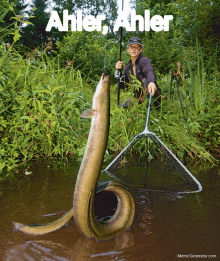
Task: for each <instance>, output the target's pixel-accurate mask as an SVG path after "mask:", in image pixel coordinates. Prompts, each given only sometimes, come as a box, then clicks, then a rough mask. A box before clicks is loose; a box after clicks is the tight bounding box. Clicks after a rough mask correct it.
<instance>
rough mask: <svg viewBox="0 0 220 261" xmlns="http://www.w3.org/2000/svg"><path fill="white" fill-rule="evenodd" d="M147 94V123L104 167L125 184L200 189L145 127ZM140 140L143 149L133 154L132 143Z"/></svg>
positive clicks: (177, 190) (171, 189)
mask: <svg viewBox="0 0 220 261" xmlns="http://www.w3.org/2000/svg"><path fill="white" fill-rule="evenodd" d="M151 101H152V94H150V98H149V103H148V111H147V119H146V126H145V129H144V131H143V132H141V133H139V134H138V135H136V136H135V137H134V139H133V140H132V141H131V142H130V143H129V144H128V145H127V146H126V147H125V148H124V149H123V150H122V151H121V153H120V154H119V155H118V156H117V157H116V158H115V159H114V160H113V161H112V162H111V163H110V164H109V165H108V166H107V167H106V168H105V169H104V171H105V172H106V173H107V174H108V175H110V176H111V177H113V178H114V179H116V180H118V181H119V182H121V183H123V184H124V185H126V186H141V187H145V188H146V189H148V190H156V191H168V192H175V193H196V192H200V191H202V185H201V184H200V182H199V181H198V180H197V179H196V178H195V177H194V176H193V174H192V173H191V172H190V171H189V170H188V169H187V168H186V167H185V166H184V165H183V164H182V162H181V161H180V160H179V159H178V158H177V157H176V156H175V155H174V154H173V152H172V151H171V150H170V149H169V148H168V147H167V146H166V145H165V144H164V143H163V142H162V141H161V140H160V139H159V137H158V136H157V135H156V134H155V133H153V132H150V131H149V130H148V122H149V115H150V106H151ZM140 143H142V144H141V145H142V146H143V143H144V150H143V153H141V155H137V154H136V155H135V154H134V153H133V151H136V150H135V149H134V148H135V146H139V145H140Z"/></svg>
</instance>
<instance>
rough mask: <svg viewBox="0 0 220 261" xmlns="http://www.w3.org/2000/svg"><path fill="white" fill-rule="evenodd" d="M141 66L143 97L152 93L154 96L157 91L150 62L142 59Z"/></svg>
mask: <svg viewBox="0 0 220 261" xmlns="http://www.w3.org/2000/svg"><path fill="white" fill-rule="evenodd" d="M141 66H142V76H143V85H144V96H146V95H147V94H150V93H152V95H153V96H154V94H155V92H156V90H157V86H156V77H155V74H154V69H153V66H152V64H151V62H150V60H149V59H148V58H146V57H144V59H143V60H142V61H141Z"/></svg>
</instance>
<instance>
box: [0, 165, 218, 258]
mask: <svg viewBox="0 0 220 261" xmlns="http://www.w3.org/2000/svg"><path fill="white" fill-rule="evenodd" d="M78 169H79V163H77V162H72V163H69V164H65V165H64V164H63V163H60V164H58V165H57V164H55V163H54V162H43V163H40V164H36V165H34V166H32V167H31V168H30V169H28V172H26V175H25V173H23V177H22V178H19V180H17V181H13V182H12V184H10V185H9V184H6V185H4V187H3V188H2V191H3V194H2V196H1V197H0V236H1V241H0V242H1V243H0V260H8V261H9V260H18V261H20V260H30V261H32V260H60V261H64V260H65V261H66V260H74V261H84V260H85V261H90V260H91V261H93V260H121V261H122V260H123V261H125V260H129V261H135V260H143V261H144V260H150V261H154V260H159V261H161V260H167V261H172V260H188V259H196V260H204V259H215V260H220V221H219V220H220V168H219V167H218V168H211V169H209V170H208V171H198V170H197V169H196V168H194V169H192V170H191V171H192V172H193V173H194V174H195V176H196V177H197V178H198V179H199V181H200V182H201V183H202V185H203V191H202V192H201V193H196V194H185V195H184V194H183V195H178V194H176V193H170V192H158V191H148V190H146V189H145V188H144V186H142V187H141V186H132V187H130V188H129V190H130V192H131V194H132V196H133V198H134V200H135V205H136V212H135V218H134V222H133V224H132V226H131V228H130V229H129V230H128V231H126V232H125V233H123V234H122V235H120V236H118V237H117V238H114V239H111V240H108V241H103V242H97V241H96V240H93V239H92V240H89V239H85V238H84V237H83V236H82V235H81V233H80V232H79V231H78V229H77V228H76V226H75V224H74V220H73V219H72V220H71V221H70V222H69V223H67V224H66V225H65V226H64V227H63V228H61V229H60V230H58V231H56V232H53V233H51V234H48V235H44V236H28V235H24V234H22V233H20V232H18V231H13V226H12V221H17V222H23V223H31V224H39V223H41V224H42V223H47V222H50V221H53V220H55V219H57V218H58V217H60V216H61V215H62V214H63V213H65V212H66V211H68V210H69V209H70V208H71V206H72V195H73V189H74V184H75V180H76V175H77V172H78ZM133 175H134V176H135V175H137V173H135V171H134V173H133ZM155 175H156V173H155ZM101 179H102V180H106V179H109V177H107V175H106V174H103V173H102V176H101Z"/></svg>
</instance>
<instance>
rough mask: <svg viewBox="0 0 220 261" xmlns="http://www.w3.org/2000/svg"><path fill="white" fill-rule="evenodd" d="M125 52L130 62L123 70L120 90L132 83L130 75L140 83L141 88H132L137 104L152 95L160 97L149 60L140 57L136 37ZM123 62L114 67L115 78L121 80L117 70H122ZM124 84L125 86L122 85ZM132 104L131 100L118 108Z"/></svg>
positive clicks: (139, 48) (141, 47)
mask: <svg viewBox="0 0 220 261" xmlns="http://www.w3.org/2000/svg"><path fill="white" fill-rule="evenodd" d="M127 52H128V54H129V55H130V61H129V62H128V64H127V65H126V66H125V70H124V81H121V82H120V85H119V87H120V89H124V88H125V85H127V83H129V82H132V81H133V79H132V77H131V74H132V75H133V76H134V77H135V78H136V79H138V80H139V81H141V82H142V87H143V88H139V89H138V90H136V89H135V88H133V92H134V97H135V98H137V99H138V100H139V103H142V102H143V101H144V99H145V97H146V95H149V94H150V93H152V95H153V96H155V97H157V96H159V95H160V88H158V86H157V84H156V77H155V75H154V70H153V67H152V65H151V63H150V60H149V59H148V58H147V57H145V56H143V55H142V52H143V45H142V42H141V40H140V38H138V37H133V38H131V39H130V40H129V42H128V45H127ZM122 65H123V61H118V62H117V63H116V65H115V69H116V70H117V71H116V74H115V76H116V77H120V78H121V79H122V78H123V76H122V74H119V73H118V72H119V70H121V69H122ZM124 83H125V84H124ZM131 103H132V99H130V100H129V101H126V102H125V103H124V104H123V102H122V103H121V104H120V105H119V106H120V107H121V106H122V107H124V108H127V107H128V105H129V104H131Z"/></svg>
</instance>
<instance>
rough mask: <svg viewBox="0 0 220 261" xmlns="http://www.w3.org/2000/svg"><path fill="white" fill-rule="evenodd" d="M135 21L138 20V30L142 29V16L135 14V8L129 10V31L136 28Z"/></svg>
mask: <svg viewBox="0 0 220 261" xmlns="http://www.w3.org/2000/svg"><path fill="white" fill-rule="evenodd" d="M136 21H139V31H141V32H143V31H144V18H143V17H142V16H141V15H136V10H131V29H130V30H131V31H135V30H136Z"/></svg>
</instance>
